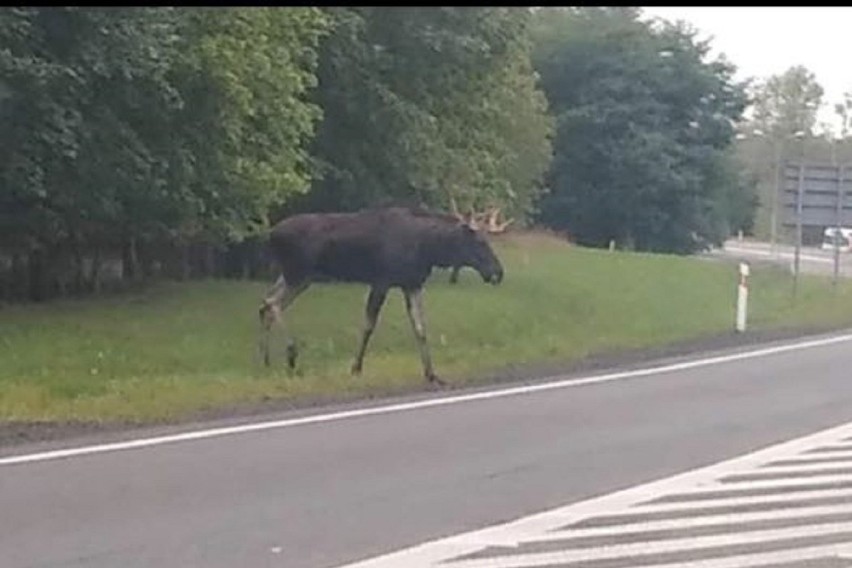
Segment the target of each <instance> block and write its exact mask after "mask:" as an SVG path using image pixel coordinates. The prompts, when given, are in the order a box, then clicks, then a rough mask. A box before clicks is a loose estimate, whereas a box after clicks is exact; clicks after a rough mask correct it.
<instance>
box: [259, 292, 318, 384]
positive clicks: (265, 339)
mask: <svg viewBox="0 0 852 568" xmlns="http://www.w3.org/2000/svg"><path fill="white" fill-rule="evenodd" d="M307 287H308V282H300V283H298V284H296V285H293V286H288V285H287V282H286V280H285V279H284V277H283V276H280V277H279V278H278V280H276V281H275V284H274V285H273V286H272V288H270V290H269V292H267V294H266V298H264V300H263V302H262V303H261V305H260V309H259V310H258V311H259V315H260V323H261V326H262V327H263V329H262V339H261V345H260V350H261V353H262V354H263V362H264V364H265V365H266V366H267V367H268V366H269V364H270V360H269V340H270V335H271V332H272V326H273V325H275V324H276V323H278V322H281V321H282V319H283V318H282V316H283V313H284V310H286V309H287V307H288V306H289V305H290V304H292V303H293V300H295V299H296V298H297V297H298V296H299V294H301V293H302V292H304V291H305V289H306V288H307ZM284 332H285V336H286V335H287V330H286V326H285V329H284ZM297 355H298V353H297V350H296V343H295V342H294V341H293V339H292V338H289V340H288V342H287V363H288V365H289V367H290V368H291V369H292V368H293V367H295V366H296V357H297Z"/></svg>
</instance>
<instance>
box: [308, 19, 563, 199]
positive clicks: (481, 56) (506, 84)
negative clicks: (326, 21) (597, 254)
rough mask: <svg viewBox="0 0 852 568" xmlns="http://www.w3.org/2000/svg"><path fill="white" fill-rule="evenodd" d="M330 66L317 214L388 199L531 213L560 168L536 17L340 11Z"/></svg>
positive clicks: (324, 71) (329, 48)
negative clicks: (537, 52) (550, 168)
mask: <svg viewBox="0 0 852 568" xmlns="http://www.w3.org/2000/svg"><path fill="white" fill-rule="evenodd" d="M329 12H330V14H331V15H332V17H333V19H334V22H335V26H334V32H333V34H332V35H331V36H330V37H329V39H328V41H326V42H325V44H324V46H323V50H322V56H321V61H320V67H319V71H318V74H319V89H318V92H317V101H318V102H319V104H320V106H321V107H322V108H323V111H324V120H323V123H322V125H321V127H320V129H319V133H318V137H317V140H316V144H315V149H314V153H315V155H316V157H317V160H318V164H319V172H320V173H321V175H322V180H321V181H320V183H318V184H317V187H316V188H315V189H314V191H313V192H312V194H311V195H310V196H308V200H307V203H306V206H307V207H311V208H319V209H340V208H343V209H353V208H357V207H361V206H364V205H367V204H372V203H375V202H376V201H380V200H382V199H384V198H394V199H409V198H414V199H416V200H419V201H422V202H425V203H428V204H433V205H439V206H444V207H446V206H448V205H449V198H450V197H451V196H455V197H457V199H458V200H459V202H460V204H471V203H473V202H476V203H478V204H481V203H484V202H485V201H489V202H496V203H499V204H503V205H505V206H507V208H512V207H515V208H517V209H518V210H521V211H523V210H524V209H526V208H527V207H528V205H529V203H530V202H531V201H532V197H533V196H534V195H535V192H536V191H537V188H538V182H539V180H540V177H541V176H542V174H543V172H544V170H545V168H546V166H547V162H548V159H549V154H550V147H549V142H548V139H547V137H548V133H549V128H550V123H549V117H548V115H547V110H546V102H545V100H544V98H543V95H542V94H541V93H540V92H539V91H538V90H537V88H536V85H535V80H534V76H533V72H532V68H531V64H530V61H529V52H530V45H529V40H528V34H527V25H528V20H529V13H528V11H527V10H518V9H506V8H475V9H472V8H394V9H388V8H381V9H379V8H338V9H331V10H329Z"/></svg>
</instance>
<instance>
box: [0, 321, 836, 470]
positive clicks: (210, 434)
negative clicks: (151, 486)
mask: <svg viewBox="0 0 852 568" xmlns="http://www.w3.org/2000/svg"><path fill="white" fill-rule="evenodd" d="M849 341H852V334H850V333H846V334H842V335H835V336H831V337H826V338H822V339H813V340H806V341H800V342H796V343H788V344H784V345H779V346H775V347H766V348H761V349H756V350H751V351H743V352H740V353H734V354H729V355H719V356H716V357H707V358H704V359H697V360H692V361H686V362H682V363H673V364H669V365H662V366H658V367H650V368H645V369H638V370H633V371H621V372H615V373H608V374H604V375H597V376H591V377H584V378H573V379H570V378H569V379H558V380H550V381H548V380H547V379H545V380H544V381H546V382H541V383H538V384H534V385H526V386H520V387H512V388H505V389H495V390H489V391H483V392H478V393H472V394H465V395H457V396H445V397H438V398H430V399H427V400H421V401H416V402H407V403H400V404H390V405H385V406H378V407H373V408H361V409H357V410H347V411H341V412H333V413H329V414H317V415H312V416H306V417H302V418H291V419H284V420H273V421H268V422H255V423H251V424H243V425H239V426H229V427H222V428H211V429H205V430H196V431H190V432H183V433H179V434H171V435H165V436H156V437H151V438H138V439H133V440H127V441H123V442H114V443H108V444H98V445H92V446H83V447H77V448H67V449H61V450H51V451H46V452H38V453H33V454H23V455H12V456H7V457H3V458H0V466H10V465H21V464H27V463H34V462H43V461H48V460H56V459H66V458H72V457H79V456H85V455H92V454H102V453H107V452H116V451H124V450H133V449H140V448H146V447H152V446H160V445H163V444H172V443H177V442H189V441H193V440H203V439H208V438H214V437H219V436H229V435H235V434H246V433H249V432H258V431H263V430H272V429H280V428H292V427H296V426H306V425H310V424H321V423H326V422H336V421H340V420H350V419H353V418H363V417H367V416H376V415H381V414H391V413H394V412H405V411H410V410H419V409H423V408H431V407H438V406H449V405H452V404H462V403H467V402H474V401H480V400H489V399H495V398H504V397H510V396H519V395H525V394H532V393H536V392H542V391H548V390H556V389H564V388H575V387H581V386H586V385H593V384H600V383H607V382H612V381H623V380H628V379H635V378H640V377H649V376H653V375H660V374H665V373H673V372H677V371H686V370H690V369H697V368H701V367H708V366H712V365H721V364H725V363H732V362H735V361H744V360H748V359H756V358H760V357H770V356H772V355H778V354H781V353H789V352H792V351H800V350H804V349H814V348H818V347H825V346H829V345H835V344H838V343H845V342H849Z"/></svg>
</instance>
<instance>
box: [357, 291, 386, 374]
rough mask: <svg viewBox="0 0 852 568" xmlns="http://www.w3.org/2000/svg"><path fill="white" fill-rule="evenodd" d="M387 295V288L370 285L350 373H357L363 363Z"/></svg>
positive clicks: (359, 371)
mask: <svg viewBox="0 0 852 568" xmlns="http://www.w3.org/2000/svg"><path fill="white" fill-rule="evenodd" d="M387 295H388V290H387V288H379V287H375V286H374V287H372V288H370V295H369V297H368V298H367V307H366V318H365V321H364V329H363V331H362V332H361V344H360V345H359V347H358V353H357V354H356V355H355V361H354V362H353V363H352V374H353V375H358V374H360V373H361V369H362V367H363V364H364V354H365V353H366V352H367V344H368V343H369V342H370V337H371V336H372V335H373V330H374V329H376V322H377V321H378V319H379V312H380V311H381V310H382V306H383V305H384V303H385V298H386V297H387Z"/></svg>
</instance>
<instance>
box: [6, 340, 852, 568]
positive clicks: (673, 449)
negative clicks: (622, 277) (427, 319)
mask: <svg viewBox="0 0 852 568" xmlns="http://www.w3.org/2000/svg"><path fill="white" fill-rule="evenodd" d="M823 338H825V341H814V340H809V341H810V342H809V343H801V342H798V343H783V344H776V345H775V346H774V347H772V348H760V350H757V351H755V350H754V349H755V348H750V350H749V351H746V350H736V351H734V352H725V353H721V354H714V356H713V358H709V359H708V358H707V357H704V358H690V359H678V360H670V361H664V362H659V363H658V364H656V366H655V367H654V368H650V369H648V368H644V369H642V370H639V371H636V370H629V369H628V370H616V371H613V372H612V373H604V374H600V375H594V376H593V377H587V378H582V377H568V378H562V379H561V380H559V381H557V382H551V383H547V384H544V385H543V384H542V383H536V385H534V386H523V385H521V386H517V387H516V388H515V389H514V390H507V387H501V388H500V389H498V390H482V391H475V392H473V393H467V394H466V393H462V394H461V395H459V394H458V393H447V394H443V395H437V396H438V397H439V398H437V399H436V398H423V397H420V398H416V399H409V400H406V401H396V402H395V404H397V406H390V407H388V406H387V405H386V403H382V404H384V406H383V405H382V404H379V405H373V406H368V407H351V408H344V409H338V413H336V414H329V413H327V412H326V413H324V414H313V415H304V414H302V415H299V416H295V417H294V416H288V415H284V416H279V417H276V419H275V421H271V422H266V423H263V424H259V425H258V424H256V425H253V426H252V425H248V426H229V428H231V429H227V430H218V431H215V430H214V431H211V430H197V431H196V433H194V434H191V435H180V434H174V435H173V434H168V435H165V436H163V437H148V438H146V439H142V440H137V441H136V442H131V443H128V444H123V443H117V444H114V445H101V446H79V447H71V448H70V449H68V450H67V451H58V452H56V453H51V452H50V451H49V449H47V448H45V447H43V446H40V447H39V448H21V447H16V448H11V449H9V448H7V449H6V450H0V452H3V451H5V457H0V511H2V514H0V566H2V567H3V568H19V567H39V568H42V567H53V566H56V567H60V566H61V567H116V566H121V567H122V568H134V567H158V568H161V567H167V566H168V567H171V566H174V567H178V566H179V567H182V568H184V567H187V568H188V567H206V568H218V567H229V568H232V567H236V566H239V567H244V568H254V567H272V566H276V567H278V566H280V567H287V568H330V567H336V566H351V565H353V564H355V563H358V562H364V564H361V566H363V567H373V566H375V567H376V568H378V567H379V566H381V567H382V568H386V567H387V566H399V567H401V568H417V567H418V566H422V567H424V568H425V567H426V566H432V565H434V564H433V563H432V562H433V560H434V559H435V558H442V559H444V560H447V563H445V564H441V565H442V566H446V567H449V568H452V567H455V568H476V567H478V566H482V567H486V566H488V567H490V568H497V567H510V566H515V567H518V568H522V567H527V566H545V565H547V566H555V565H558V566H582V567H583V568H588V567H594V568H597V567H601V568H602V567H603V566H607V567H615V566H640V565H641V566H658V565H661V564H660V563H663V562H668V563H670V566H669V568H671V566H680V565H683V562H687V561H690V560H693V561H695V560H697V559H699V558H701V559H705V560H706V561H707V562H709V563H708V564H706V566H708V567H709V566H713V567H718V568H722V567H725V566H752V565H753V566H758V565H760V566H769V565H774V564H778V565H782V564H781V563H782V561H783V562H794V561H795V562H800V561H801V562H805V564H783V565H784V566H790V567H792V566H797V565H802V566H805V565H806V566H812V567H813V566H825V567H830V566H852V554H849V550H848V543H850V542H852V525H850V523H852V471H850V468H852V441H850V440H851V439H852V430H849V429H848V427H847V428H846V429H841V430H839V431H834V432H829V433H828V434H824V435H822V436H821V437H818V438H816V439H806V440H804V441H801V442H797V443H796V444H794V445H793V446H792V447H790V446H785V447H782V448H781V449H775V450H770V454H766V455H763V457H762V458H761V459H762V460H763V461H762V462H761V461H760V460H757V458H753V457H752V458H747V459H746V460H745V461H744V462H742V461H740V462H733V464H731V463H723V464H720V465H719V466H716V468H715V469H711V470H710V471H709V472H708V471H704V472H701V471H699V472H698V473H697V474H690V475H692V477H689V475H687V477H686V478H677V477H675V478H672V477H671V476H675V475H677V474H682V473H684V472H687V471H689V470H693V469H695V468H700V467H706V466H710V465H712V464H716V463H717V462H724V461H726V460H731V459H733V458H736V457H737V456H742V455H744V454H748V453H751V452H754V451H757V450H760V449H761V448H764V447H767V446H770V445H773V444H778V443H781V442H785V441H788V440H792V439H797V438H800V437H802V436H808V435H812V434H813V433H815V432H819V431H821V430H823V429H826V428H831V427H836V426H838V425H843V424H847V423H849V422H850V421H852V381H850V380H849V379H850V374H849V366H850V362H852V335H840V336H823ZM542 385H543V386H542ZM154 434H156V433H152V434H151V435H152V436H154ZM170 436H171V437H170ZM63 444H64V446H68V443H67V442H64V443H63ZM36 450H38V452H37V453H33V452H36ZM0 455H2V453H0ZM767 461H769V462H773V461H774V462H780V463H779V464H775V465H774V466H772V467H779V468H780V469H778V470H777V471H775V472H770V474H769V475H768V476H767V475H763V473H762V472H760V471H758V470H759V469H760V467H762V466H764V465H765V463H766V462H767ZM800 462H801V463H800ZM821 469H822V470H825V471H821ZM761 475H762V477H761ZM811 476H813V477H811ZM657 480H659V482H658V483H657V484H656V485H651V486H647V485H645V484H648V483H650V482H655V481H657ZM737 483H742V484H743V485H736V484H737ZM749 483H751V484H752V485H749ZM630 488H634V489H630ZM624 490H628V491H627V492H626V493H613V492H619V491H624ZM726 491H728V493H725V492H726ZM657 498H659V499H660V501H658V502H657V503H649V501H653V500H654V499H657ZM590 499H599V500H598V501H591V502H589V501H588V500H590ZM779 501H780V502H781V503H780V504H778V503H777V502H779ZM773 503H775V504H773ZM702 504H703V505H702ZM705 505H706V506H705ZM546 511H551V514H550V516H548V515H544V517H536V516H533V517H530V516H531V515H536V514H538V513H542V512H546ZM797 511H798V512H797ZM631 515H632V517H631ZM637 515H638V516H637ZM642 515H645V516H644V517H643V516H642ZM702 515H703V517H702ZM542 519H543V520H542ZM509 521H517V522H515V523H514V524H510V525H508V527H509V529H508V530H503V532H500V530H497V531H496V532H494V531H492V532H485V533H478V534H476V533H475V534H470V533H471V531H478V530H480V529H486V528H487V527H493V526H494V525H496V524H498V523H505V522H509ZM675 521H678V522H679V521H683V522H684V524H683V525H682V527H681V528H685V529H688V530H690V531H692V532H691V533H684V534H680V535H673V534H672V531H673V530H674V527H675V524H678V523H675ZM572 523H580V524H581V525H582V526H579V527H570V526H568V525H571V524H572ZM583 523H585V524H583ZM631 523H632V524H631ZM725 523H727V524H725ZM705 525H706V526H705ZM711 525H715V528H714V526H711ZM678 526H681V525H679V524H678ZM708 527H709V528H708ZM720 527H722V528H720ZM584 531H585V532H584ZM643 531H644V533H643ZM654 531H656V532H654ZM637 532H638V533H642V534H637ZM456 535H459V536H458V538H456V539H455V540H452V539H451V540H450V541H445V540H443V539H447V538H450V537H454V536H456ZM675 537H677V538H675ZM642 539H645V540H642ZM648 539H650V540H648ZM422 543H427V544H426V545H425V546H424V547H422V548H415V549H412V548H411V547H416V546H417V545H420V544H422ZM428 543H432V544H428ZM448 543H449V544H448ZM608 544H615V546H608ZM397 551H401V554H403V556H401V557H397V559H396V560H394V558H393V557H387V556H386V555H388V554H391V553H394V552H397ZM459 553H460V554H461V555H462V556H465V557H464V558H461V559H459V558H458V556H459ZM750 555H751V556H750ZM382 558H384V560H383V559H382ZM388 558H390V560H388ZM750 558H751V560H753V562H752V563H747V562H746V560H749V559H750ZM751 560H749V562H751ZM382 562H384V563H383V564H382ZM578 563H579V564H578ZM690 565H693V566H694V565H696V564H690ZM700 566H705V564H700Z"/></svg>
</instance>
